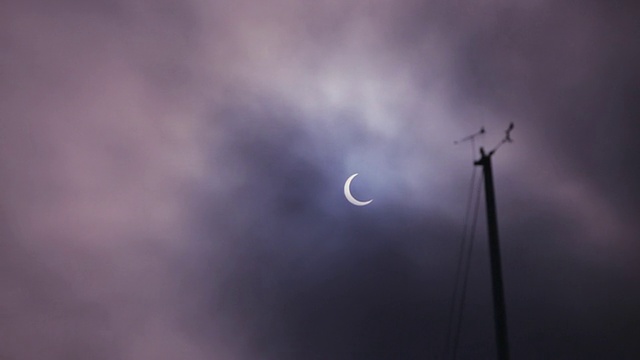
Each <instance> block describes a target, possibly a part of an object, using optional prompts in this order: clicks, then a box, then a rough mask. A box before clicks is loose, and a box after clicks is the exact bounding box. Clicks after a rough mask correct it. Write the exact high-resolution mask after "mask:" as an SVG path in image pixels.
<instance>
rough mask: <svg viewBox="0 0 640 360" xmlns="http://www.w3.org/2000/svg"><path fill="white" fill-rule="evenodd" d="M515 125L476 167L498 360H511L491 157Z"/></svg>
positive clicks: (508, 140)
mask: <svg viewBox="0 0 640 360" xmlns="http://www.w3.org/2000/svg"><path fill="white" fill-rule="evenodd" d="M511 130H513V123H512V124H510V125H509V128H508V129H507V131H506V136H505V138H504V139H503V140H502V142H500V144H498V146H496V148H494V149H493V150H491V151H490V152H489V153H488V154H486V153H485V152H484V149H483V148H480V159H479V160H477V161H475V162H474V165H477V166H482V172H483V173H484V192H485V198H486V202H487V225H488V226H487V227H488V230H489V255H490V261H491V280H492V285H493V316H494V319H495V327H496V345H497V351H498V360H508V359H509V342H508V338H507V312H506V308H505V301H504V286H503V282H502V262H501V259H500V240H499V237H498V215H497V213H496V198H495V191H494V189H493V170H492V168H491V156H492V155H493V154H494V153H495V152H496V150H498V148H499V147H500V146H501V145H502V144H504V143H505V142H511V137H510V133H511Z"/></svg>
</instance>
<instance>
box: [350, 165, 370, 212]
mask: <svg viewBox="0 0 640 360" xmlns="http://www.w3.org/2000/svg"><path fill="white" fill-rule="evenodd" d="M356 176H358V173H355V174H353V175H351V176H349V178H348V179H347V181H346V182H345V183H344V197H346V198H347V200H348V201H349V202H350V203H352V204H353V205H355V206H365V205H369V204H370V203H371V202H372V201H373V199H371V200H368V201H360V200H358V199H356V198H354V197H353V195H351V181H352V180H353V178H355V177H356Z"/></svg>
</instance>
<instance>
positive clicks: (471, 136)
mask: <svg viewBox="0 0 640 360" xmlns="http://www.w3.org/2000/svg"><path fill="white" fill-rule="evenodd" d="M482 134H484V126H483V127H481V128H480V130H479V131H478V132H476V133H473V134H471V135H469V136H465V137H463V138H462V139H460V140H457V141H454V142H453V143H454V144H455V145H458V144H460V143H463V142H465V141H469V140H475V138H476V137H478V136H480V135H482Z"/></svg>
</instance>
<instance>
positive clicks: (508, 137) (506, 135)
mask: <svg viewBox="0 0 640 360" xmlns="http://www.w3.org/2000/svg"><path fill="white" fill-rule="evenodd" d="M511 131H513V123H509V127H508V128H507V130H505V131H504V138H503V139H502V141H500V142H499V143H498V145H496V146H495V147H494V148H493V150H491V151H489V156H491V155H493V153H494V152H496V151H497V150H498V149H499V148H500V146H502V145H504V144H505V143H511V142H513V139H511Z"/></svg>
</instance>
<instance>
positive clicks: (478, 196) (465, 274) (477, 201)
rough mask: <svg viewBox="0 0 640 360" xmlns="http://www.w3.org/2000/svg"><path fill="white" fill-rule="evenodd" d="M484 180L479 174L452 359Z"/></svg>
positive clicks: (460, 324) (456, 341)
mask: <svg viewBox="0 0 640 360" xmlns="http://www.w3.org/2000/svg"><path fill="white" fill-rule="evenodd" d="M483 180H484V175H482V176H480V180H479V181H478V189H477V195H476V203H475V209H474V211H473V221H472V223H471V224H472V225H471V232H470V233H469V234H470V238H469V250H468V252H467V254H466V255H467V256H466V261H465V270H464V277H463V280H462V294H461V295H460V302H459V304H458V314H459V315H458V324H457V325H456V329H455V333H454V334H455V335H454V338H453V356H452V359H453V360H455V359H456V357H457V355H458V341H459V340H460V329H461V327H462V315H463V309H464V301H465V298H466V295H467V282H468V280H469V268H470V267H471V266H470V265H471V253H472V250H473V240H474V238H475V233H476V225H477V224H478V212H479V211H478V210H479V208H480V199H481V196H482V191H480V187H481V185H482V181H483Z"/></svg>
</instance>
